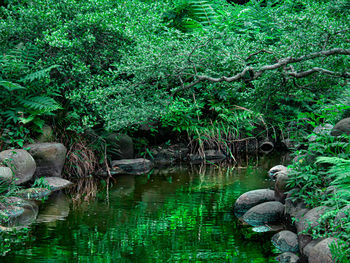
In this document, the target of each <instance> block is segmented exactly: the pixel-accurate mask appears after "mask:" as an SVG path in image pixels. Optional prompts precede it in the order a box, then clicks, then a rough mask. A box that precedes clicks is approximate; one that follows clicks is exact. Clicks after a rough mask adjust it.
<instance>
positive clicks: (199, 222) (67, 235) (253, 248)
mask: <svg viewBox="0 0 350 263" xmlns="http://www.w3.org/2000/svg"><path fill="white" fill-rule="evenodd" d="M279 163H281V159H280V158H279V157H277V158H266V157H264V158H262V159H261V160H258V161H255V162H254V161H253V162H252V163H251V164H250V165H249V166H248V167H241V168H233V167H230V166H216V165H196V166H176V167H171V168H166V169H160V170H157V171H153V173H152V174H149V175H144V176H118V177H117V178H116V181H115V182H114V183H112V184H111V185H110V186H109V187H108V189H107V187H106V184H102V185H101V186H100V188H99V190H98V193H97V195H96V198H94V199H92V200H90V201H85V202H73V201H72V200H71V199H72V198H70V197H68V196H66V195H65V194H63V193H60V194H57V195H55V196H52V197H51V198H50V199H49V200H47V201H45V202H44V203H43V204H41V206H40V212H39V215H38V218H37V221H36V223H34V224H32V225H31V232H30V239H29V240H28V241H26V242H25V243H24V244H23V246H22V247H21V248H20V249H19V250H17V251H15V252H10V253H9V254H8V255H7V256H5V257H3V258H1V262H11V263H15V262H21V263H22V262H26V263H27V262H36V263H38V262H55V263H59V262H244V263H245V262H255V263H258V262H275V261H274V257H275V256H274V253H273V246H272V244H271V241H270V238H271V235H272V234H273V233H271V234H270V233H255V232H253V231H252V229H251V227H248V226H243V225H242V224H241V223H240V222H239V221H238V220H237V219H236V217H235V216H234V215H233V212H232V208H233V204H234V202H235V200H236V199H237V198H238V197H239V196H240V195H241V194H242V193H244V192H246V191H248V190H253V189H260V188H271V187H272V182H271V181H270V180H269V179H268V176H267V170H268V169H269V168H271V167H272V166H273V165H275V164H279Z"/></svg>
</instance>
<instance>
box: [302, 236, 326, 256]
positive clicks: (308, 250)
mask: <svg viewBox="0 0 350 263" xmlns="http://www.w3.org/2000/svg"><path fill="white" fill-rule="evenodd" d="M322 240H323V238H318V239H313V240H311V241H310V242H309V243H308V244H307V245H306V246H305V247H304V248H303V249H302V250H301V251H300V253H301V254H302V255H304V256H306V257H307V258H308V257H309V256H310V253H311V251H312V250H313V248H314V247H315V246H316V245H317V244H318V243H319V242H320V241H322Z"/></svg>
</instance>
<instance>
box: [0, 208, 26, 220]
mask: <svg viewBox="0 0 350 263" xmlns="http://www.w3.org/2000/svg"><path fill="white" fill-rule="evenodd" d="M23 213H24V208H23V207H18V206H14V205H4V204H1V207H0V223H8V222H9V221H12V220H14V219H15V218H17V217H19V216H21V215H22V214H23Z"/></svg>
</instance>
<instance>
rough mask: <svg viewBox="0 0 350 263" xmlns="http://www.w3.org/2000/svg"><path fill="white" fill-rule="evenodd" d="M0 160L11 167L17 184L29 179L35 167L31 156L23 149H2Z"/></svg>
mask: <svg viewBox="0 0 350 263" xmlns="http://www.w3.org/2000/svg"><path fill="white" fill-rule="evenodd" d="M0 162H2V163H3V164H4V165H6V166H7V167H9V168H11V170H12V172H13V173H14V178H15V184H17V185H19V184H22V183H25V182H28V181H29V180H31V179H32V177H33V175H34V172H35V169H36V163H35V161H34V159H33V157H32V156H31V155H30V154H29V153H28V152H27V151H25V150H19V149H16V150H6V151H2V152H1V153H0Z"/></svg>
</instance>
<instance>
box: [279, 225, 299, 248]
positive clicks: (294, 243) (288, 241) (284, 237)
mask: <svg viewBox="0 0 350 263" xmlns="http://www.w3.org/2000/svg"><path fill="white" fill-rule="evenodd" d="M272 244H273V245H274V246H275V247H276V248H278V249H279V250H280V251H281V252H298V251H299V245H298V236H297V235H296V234H295V233H293V232H291V231H288V230H284V231H281V232H278V233H277V234H275V235H273V237H272Z"/></svg>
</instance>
